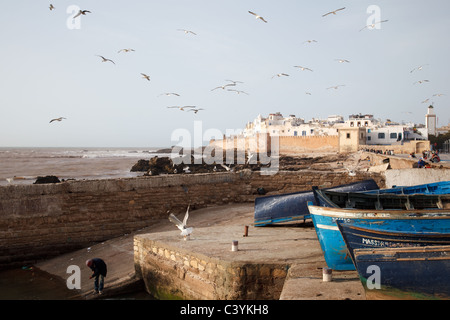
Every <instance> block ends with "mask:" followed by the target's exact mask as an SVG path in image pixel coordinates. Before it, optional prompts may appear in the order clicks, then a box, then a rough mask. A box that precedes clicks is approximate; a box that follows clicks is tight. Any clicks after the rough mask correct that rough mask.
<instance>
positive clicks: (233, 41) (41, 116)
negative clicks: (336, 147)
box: [0, 0, 450, 147]
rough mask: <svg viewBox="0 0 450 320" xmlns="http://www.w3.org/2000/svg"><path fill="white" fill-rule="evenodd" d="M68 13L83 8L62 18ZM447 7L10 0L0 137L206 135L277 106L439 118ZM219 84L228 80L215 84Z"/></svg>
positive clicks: (445, 73)
mask: <svg viewBox="0 0 450 320" xmlns="http://www.w3.org/2000/svg"><path fill="white" fill-rule="evenodd" d="M50 3H51V4H53V6H54V7H55V9H54V10H50V9H49V5H50ZM343 7H345V9H344V10H340V11H337V12H336V14H329V15H327V16H323V15H324V14H326V13H328V12H330V11H333V10H336V9H340V8H343ZM79 9H82V10H89V11H91V12H90V13H86V15H82V16H80V17H78V18H76V19H73V16H74V15H75V13H76V10H79ZM449 10H450V2H449V1H448V0H430V1H423V0H422V1H418V0H384V1H376V0H370V1H365V0H320V1H306V0H277V1H274V0H228V1H217V0H159V1H156V0H153V1H150V0H148V1H144V0H135V1H111V0H109V1H106V0H95V1H92V0H91V1H87V0H69V1H66V0H49V1H43V0H17V1H8V2H5V3H2V10H1V11H0V30H1V31H0V35H1V37H0V39H1V50H0V90H1V91H0V147H170V146H173V145H177V144H183V145H184V146H190V145H192V146H196V145H198V144H203V145H205V144H207V141H208V140H209V139H210V138H219V136H220V135H223V134H228V133H236V132H238V131H239V130H242V129H243V128H244V127H245V125H246V123H247V122H249V121H253V120H254V119H255V118H256V117H257V116H258V115H259V114H261V115H262V116H263V117H267V116H268V115H269V113H274V112H281V113H282V114H283V115H284V116H288V115H295V116H297V117H300V118H304V119H305V120H306V121H307V120H310V119H312V118H327V117H328V116H329V115H342V116H343V117H344V119H348V116H349V115H351V114H359V113H362V114H372V115H373V116H374V117H375V118H376V119H382V120H386V119H390V120H392V121H396V122H400V123H401V122H415V123H422V124H424V123H425V114H426V112H427V107H428V106H429V105H430V104H431V103H433V106H434V111H435V113H436V114H437V118H438V126H444V125H447V124H448V123H449V122H450V108H449V104H450V89H449V84H450V79H449V78H450V72H449V71H450V70H449V57H450V42H449V41H448V35H449V34H450V19H448V11H449ZM249 11H252V12H254V13H257V14H258V15H260V16H262V17H263V18H264V19H265V20H266V21H267V23H265V22H264V21H262V20H261V19H256V17H255V16H253V15H251V14H250V13H249ZM384 20H387V21H386V22H383V23H381V22H380V23H377V24H376V28H374V29H370V28H364V27H365V26H367V25H369V24H371V23H374V22H379V21H384ZM363 28H364V29H363ZM180 29H185V30H190V31H192V32H194V33H195V34H192V33H185V32H183V31H181V30H180ZM361 29H363V30H361ZM308 40H315V41H317V42H311V43H308V42H306V41H308ZM125 48H132V49H134V50H135V51H130V52H123V51H121V52H119V50H121V49H125ZM99 55H101V56H104V57H105V58H107V59H111V60H113V61H114V63H115V64H113V63H111V62H109V61H106V62H102V59H101V58H100V57H99ZM338 59H346V60H348V61H350V62H348V63H347V62H343V63H341V62H339V61H338ZM294 66H303V67H307V68H310V69H311V70H313V71H308V70H304V71H302V70H301V69H300V68H296V67H294ZM419 66H423V68H422V69H421V70H419V69H417V68H418V67H419ZM413 70H414V71H413ZM411 71H412V72H411ZM141 73H145V74H147V75H149V77H150V81H148V80H146V79H144V78H143V77H142V75H141ZM280 73H285V74H288V75H289V76H280V77H278V76H275V77H274V75H276V74H280ZM228 80H234V81H239V83H236V86H234V87H231V86H229V87H226V88H225V90H223V89H216V90H213V89H214V88H216V87H218V86H222V85H225V84H230V83H232V82H230V81H228ZM422 80H428V82H422V83H418V81H422ZM338 85H344V86H341V87H338V89H327V88H330V87H332V86H338ZM227 89H234V90H239V91H244V92H245V93H244V92H241V93H239V94H238V93H237V92H236V91H228V90H227ZM164 93H177V94H179V96H175V95H171V96H168V95H164ZM307 93H310V94H307ZM436 94H445V95H442V96H437V95H436ZM433 95H435V96H433ZM426 99H429V100H428V101H427V102H424V101H426ZM173 106H196V107H197V108H202V109H203V110H200V111H198V112H197V113H195V112H192V111H190V112H189V111H187V109H185V110H184V111H182V110H179V109H177V108H168V107H173ZM58 117H65V118H66V119H63V120H62V121H60V122H59V121H54V122H52V123H49V121H50V120H51V119H53V118H58Z"/></svg>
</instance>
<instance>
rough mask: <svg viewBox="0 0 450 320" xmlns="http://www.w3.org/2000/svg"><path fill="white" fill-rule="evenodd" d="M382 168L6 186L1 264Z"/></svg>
mask: <svg viewBox="0 0 450 320" xmlns="http://www.w3.org/2000/svg"><path fill="white" fill-rule="evenodd" d="M370 177H373V178H374V179H375V180H376V181H377V182H378V183H379V185H380V186H381V187H382V186H383V185H384V178H383V176H382V175H381V174H379V173H358V174H357V175H356V176H349V175H348V174H347V173H345V172H331V171H326V172H321V171H294V172H287V171H286V172H284V171H280V172H278V173H277V174H274V175H261V174H260V173H259V172H256V171H255V172H252V171H249V170H246V171H241V172H237V173H231V172H226V173H209V174H195V175H189V174H179V175H163V176H152V177H138V178H128V179H110V180H83V181H67V182H63V183H57V184H40V185H9V186H5V187H0V268H5V267H11V266H16V265H23V264H27V263H35V262H36V261H37V260H40V259H47V258H50V257H54V256H57V255H60V254H62V253H65V252H68V251H71V250H76V249H79V248H83V247H88V246H90V245H92V244H94V243H98V242H102V241H105V240H107V239H110V238H113V237H117V236H121V235H123V234H126V233H130V232H133V231H136V230H139V229H142V228H144V227H147V226H150V225H152V224H154V223H155V222H156V221H158V220H160V219H161V218H165V217H167V216H168V211H170V212H173V213H174V214H181V213H183V212H185V211H186V207H187V205H188V203H190V204H191V208H192V209H193V210H195V208H201V207H206V206H211V205H222V204H227V203H243V202H252V201H254V199H255V198H256V197H257V196H258V193H257V189H258V188H264V190H266V192H268V193H269V194H280V193H288V192H294V191H303V190H311V187H312V186H314V185H317V186H321V187H330V186H335V185H340V184H345V183H350V182H355V181H360V180H364V179H368V178H370Z"/></svg>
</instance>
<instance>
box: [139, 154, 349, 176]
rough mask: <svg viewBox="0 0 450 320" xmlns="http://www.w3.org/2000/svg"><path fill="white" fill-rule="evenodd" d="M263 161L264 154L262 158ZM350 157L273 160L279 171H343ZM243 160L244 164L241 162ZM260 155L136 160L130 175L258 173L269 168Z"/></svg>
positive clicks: (307, 156) (281, 158) (280, 158)
mask: <svg viewBox="0 0 450 320" xmlns="http://www.w3.org/2000/svg"><path fill="white" fill-rule="evenodd" d="M263 156H265V157H266V159H267V155H263ZM353 158H354V157H353V156H352V155H345V154H327V155H318V156H310V155H304V156H286V155H283V156H280V157H279V158H278V159H277V161H278V165H279V170H284V171H297V170H326V171H327V170H336V169H345V168H346V165H345V163H348V162H353V161H354V159H353ZM244 159H246V160H245V161H243V160H244ZM260 159H264V158H263V157H262V156H260V155H257V154H255V155H254V156H250V158H249V157H248V155H245V156H243V155H237V154H236V153H235V155H234V158H233V159H232V160H231V161H230V159H227V158H225V157H224V158H223V161H220V162H212V163H211V161H208V160H206V161H205V159H203V158H195V157H194V156H192V155H190V156H185V157H180V158H171V157H169V156H167V157H158V156H155V157H152V158H150V159H149V160H146V159H140V160H139V161H138V162H137V163H136V164H135V165H133V166H132V168H131V170H130V171H131V172H143V173H144V176H150V175H152V176H153V175H160V174H189V173H213V172H226V171H233V172H238V171H241V170H244V169H250V170H252V171H260V170H261V168H264V167H269V166H270V164H265V161H263V160H260Z"/></svg>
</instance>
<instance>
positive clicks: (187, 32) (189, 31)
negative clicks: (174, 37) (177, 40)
mask: <svg viewBox="0 0 450 320" xmlns="http://www.w3.org/2000/svg"><path fill="white" fill-rule="evenodd" d="M177 30H178V31H183V32H184V33H185V34H189V33H192V34H193V35H197V34H196V33H195V32H193V31H191V30H186V29H177Z"/></svg>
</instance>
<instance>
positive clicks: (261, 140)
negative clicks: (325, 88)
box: [209, 134, 339, 155]
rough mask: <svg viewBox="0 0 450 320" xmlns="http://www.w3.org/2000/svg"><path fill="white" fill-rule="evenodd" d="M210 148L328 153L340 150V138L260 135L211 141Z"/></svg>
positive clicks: (281, 152) (285, 153)
mask: <svg viewBox="0 0 450 320" xmlns="http://www.w3.org/2000/svg"><path fill="white" fill-rule="evenodd" d="M209 147H210V148H217V149H223V150H230V149H239V150H246V151H249V152H270V151H272V148H274V147H276V148H277V149H278V151H279V154H284V155H288V154H300V153H322V152H323V153H328V152H337V151H338V150H339V136H337V135H336V136H307V137H302V136H295V137H294V136H279V137H271V136H270V135H269V134H258V135H257V136H255V137H243V136H233V137H226V138H224V139H223V140H211V141H210V143H209Z"/></svg>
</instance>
